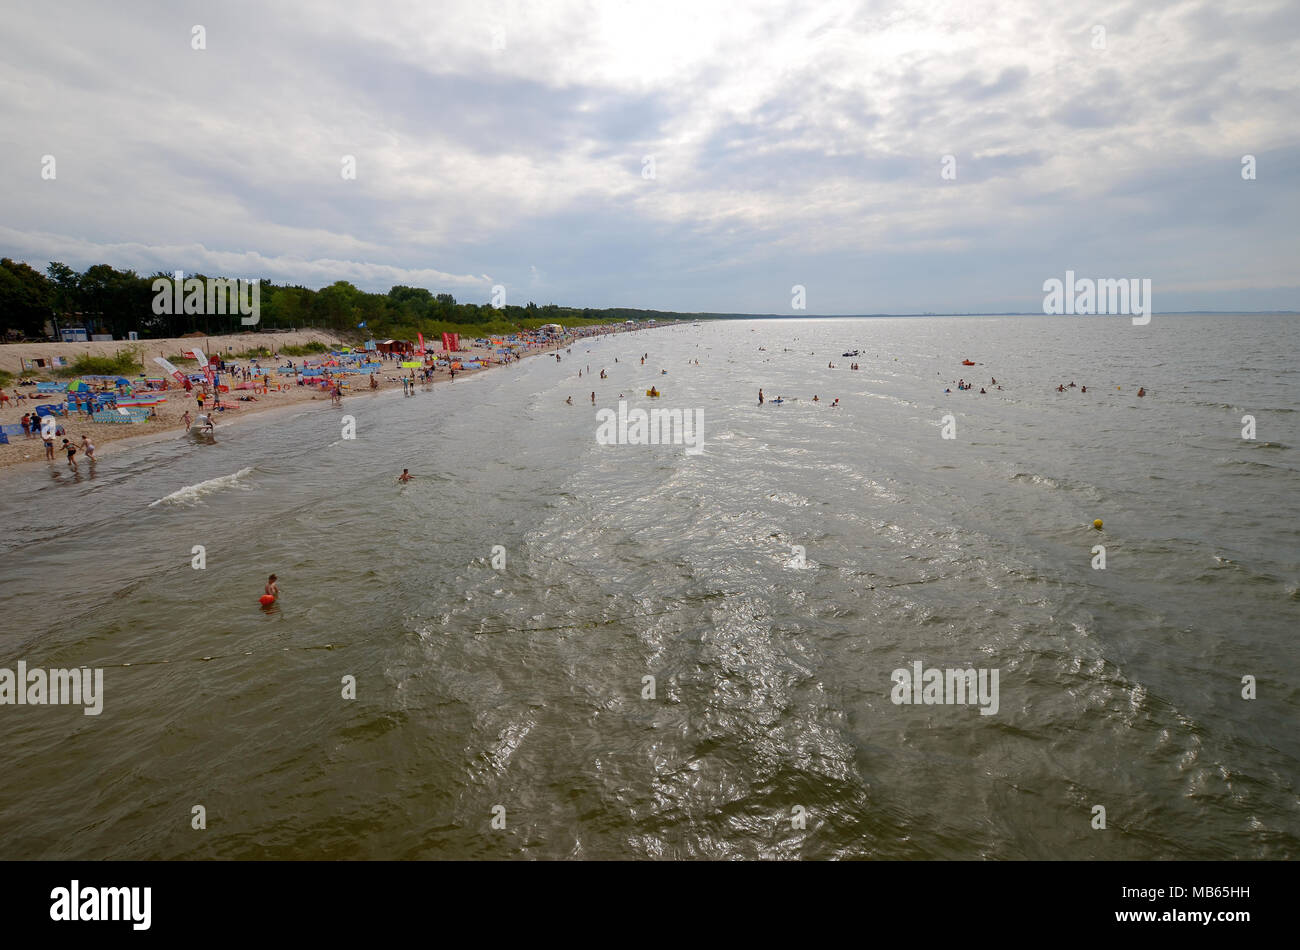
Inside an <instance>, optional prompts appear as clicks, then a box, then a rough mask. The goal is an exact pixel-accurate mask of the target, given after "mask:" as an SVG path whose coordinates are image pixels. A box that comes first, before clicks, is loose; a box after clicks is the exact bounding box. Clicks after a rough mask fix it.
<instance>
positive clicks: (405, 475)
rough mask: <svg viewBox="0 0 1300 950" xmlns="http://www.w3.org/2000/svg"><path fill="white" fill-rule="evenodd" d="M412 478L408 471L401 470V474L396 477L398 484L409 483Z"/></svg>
mask: <svg viewBox="0 0 1300 950" xmlns="http://www.w3.org/2000/svg"><path fill="white" fill-rule="evenodd" d="M414 477H415V476H414V475H412V474H411V473H410V471H408V470H407V469H402V474H401V475H398V476H397V480H398V481H399V482H409V481H410V480H411V479H413V478H414Z"/></svg>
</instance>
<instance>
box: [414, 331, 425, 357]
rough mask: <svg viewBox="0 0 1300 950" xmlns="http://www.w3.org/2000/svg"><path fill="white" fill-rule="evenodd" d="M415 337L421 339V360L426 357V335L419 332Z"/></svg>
mask: <svg viewBox="0 0 1300 950" xmlns="http://www.w3.org/2000/svg"><path fill="white" fill-rule="evenodd" d="M415 335H416V336H417V337H419V338H420V356H421V358H423V357H424V334H423V333H421V332H419V331H418V330H417V331H416V332H415Z"/></svg>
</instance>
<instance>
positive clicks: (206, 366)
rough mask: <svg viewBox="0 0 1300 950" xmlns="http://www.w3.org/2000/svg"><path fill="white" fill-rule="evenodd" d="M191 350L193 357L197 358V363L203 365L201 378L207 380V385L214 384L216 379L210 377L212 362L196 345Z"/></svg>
mask: <svg viewBox="0 0 1300 950" xmlns="http://www.w3.org/2000/svg"><path fill="white" fill-rule="evenodd" d="M193 352H194V358H195V359H196V360H198V361H199V365H200V366H202V367H203V378H204V379H206V380H207V381H208V385H209V386H215V385H216V381H215V380H214V379H213V378H212V364H211V363H209V362H208V358H207V357H206V356H204V355H203V351H202V350H200V349H199V348H198V347H197V346H196V347H195V348H194V351H193Z"/></svg>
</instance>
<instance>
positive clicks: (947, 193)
mask: <svg viewBox="0 0 1300 950" xmlns="http://www.w3.org/2000/svg"><path fill="white" fill-rule="evenodd" d="M61 9H65V12H64V14H63V15H61V16H60V17H58V18H54V17H51V16H49V15H48V13H46V12H44V11H43V10H38V9H36V8H33V7H27V8H16V9H15V10H13V11H10V12H9V14H8V21H9V22H8V25H7V29H6V31H5V33H4V35H3V36H2V37H0V93H3V95H0V128H2V129H4V132H3V133H0V135H3V137H4V139H5V147H4V148H3V149H0V176H3V177H4V179H5V180H6V181H7V182H8V183H9V187H7V188H6V189H5V192H4V197H3V198H0V212H3V213H0V220H2V221H3V222H4V227H2V228H0V253H4V254H6V255H8V256H14V257H18V258H21V259H25V260H28V261H31V262H32V263H33V264H35V265H36V266H43V265H44V263H45V261H47V260H50V259H56V260H64V261H66V262H68V263H72V264H76V265H78V266H85V265H87V264H91V263H98V262H101V261H102V262H108V263H113V264H117V265H119V266H130V267H135V268H136V269H138V270H143V271H146V272H150V271H153V270H162V271H171V270H175V269H178V268H179V269H185V270H210V271H216V270H217V269H221V268H230V269H231V270H232V273H233V272H239V273H244V272H247V269H249V268H256V269H259V270H258V272H259V273H260V274H261V275H262V276H268V277H273V278H274V279H287V280H298V281H303V282H306V283H320V284H323V283H329V282H332V281H333V280H337V279H344V280H351V281H353V282H354V283H357V284H359V285H361V286H364V287H367V288H369V289H386V288H387V286H388V285H389V284H391V283H406V284H424V285H426V286H430V287H431V288H432V289H435V290H441V289H447V290H452V291H455V290H457V289H463V290H465V291H466V292H469V291H471V290H472V292H474V293H477V292H478V290H477V288H480V287H481V288H483V293H484V295H486V293H487V287H489V286H490V284H491V283H492V282H498V281H500V282H505V283H506V284H507V285H508V286H527V287H539V286H544V287H545V289H546V293H547V294H548V295H549V296H550V297H551V298H552V299H553V300H554V301H555V302H557V303H573V304H577V305H580V306H582V305H585V306H603V305H612V304H615V303H617V304H619V305H629V306H645V307H663V308H674V309H685V310H694V309H712V310H719V309H721V310H736V309H747V308H751V307H752V308H755V309H758V310H762V311H771V310H779V309H782V308H783V307H784V306H788V294H789V284H790V283H791V282H799V281H797V280H796V279H795V277H791V278H790V279H789V280H787V278H786V276H785V274H784V273H782V275H781V277H780V279H779V280H778V279H776V270H777V269H787V270H788V271H789V272H790V274H792V275H795V276H797V275H798V274H803V275H805V278H806V279H805V281H804V282H807V281H808V280H815V282H816V283H817V284H818V289H817V293H816V294H814V293H813V292H812V285H811V284H810V285H809V286H810V308H815V307H824V308H825V312H861V311H864V310H867V311H881V310H890V309H902V308H905V307H915V308H918V309H922V310H941V309H970V310H990V309H998V307H999V305H1001V304H1003V303H1005V302H1007V301H1014V300H1018V299H1020V297H1021V295H1022V289H1023V288H1024V287H1025V286H1026V285H1034V284H1035V283H1036V284H1041V281H1042V279H1043V277H1044V276H1046V275H1050V274H1054V273H1057V272H1063V271H1064V269H1065V267H1066V266H1069V261H1070V260H1073V259H1095V260H1099V261H1102V262H1106V261H1113V262H1115V264H1114V266H1121V265H1122V266H1124V267H1127V268H1136V269H1137V270H1138V271H1139V272H1140V273H1141V274H1142V275H1143V276H1150V277H1152V278H1153V280H1155V281H1156V283H1157V286H1160V285H1161V284H1162V283H1166V284H1167V285H1169V286H1174V287H1179V286H1186V287H1187V288H1188V289H1187V290H1186V298H1185V300H1183V301H1182V303H1181V304H1180V305H1183V306H1189V307H1190V306H1195V305H1196V301H1197V299H1198V297H1197V294H1198V293H1202V292H1206V293H1208V291H1204V290H1198V288H1209V287H1211V286H1213V287H1214V288H1219V289H1225V288H1226V289H1231V288H1241V289H1242V293H1243V299H1247V298H1248V297H1249V299H1254V300H1258V299H1267V300H1269V301H1271V303H1269V304H1267V305H1269V306H1277V307H1282V306H1287V307H1290V306H1296V305H1297V300H1296V294H1295V285H1296V283H1297V281H1296V280H1295V279H1294V278H1293V277H1292V276H1291V274H1292V272H1293V268H1292V267H1291V266H1290V264H1289V263H1287V262H1288V261H1289V260H1294V259H1295V257H1296V252H1297V250H1300V248H1298V247H1297V243H1298V242H1297V236H1296V229H1295V228H1294V225H1293V224H1291V223H1290V221H1293V220H1294V212H1295V211H1296V210H1297V205H1298V204H1300V201H1298V200H1297V199H1298V198H1300V183H1298V182H1297V180H1296V176H1295V175H1293V174H1291V173H1290V172H1289V169H1290V168H1294V167H1295V166H1296V164H1297V163H1296V158H1297V156H1296V151H1297V145H1298V144H1300V143H1298V142H1297V139H1298V138H1300V133H1298V132H1297V131H1296V128H1295V122H1294V106H1295V102H1296V94H1297V86H1298V85H1300V66H1298V65H1297V60H1296V57H1295V56H1294V47H1295V41H1296V37H1297V35H1300V13H1297V10H1296V8H1295V7H1294V5H1292V4H1286V3H1278V2H1268V0H1259V2H1248V3H1242V4H1238V5H1236V6H1234V8H1233V11H1232V14H1231V16H1227V15H1225V14H1224V13H1222V12H1221V10H1220V9H1219V8H1218V7H1216V6H1215V5H1214V4H1213V3H1210V2H1189V3H1181V4H1177V5H1164V4H1156V5H1151V4H1147V3H1138V2H1136V0H1131V2H1120V3H1117V4H1116V5H1113V6H1109V7H1106V8H1104V9H1102V10H1100V12H1098V11H1086V10H1081V9H1080V8H1078V7H1077V6H1076V5H1075V4H1073V3H1070V2H1067V0H1048V2H1037V0H1033V2H1031V0H1007V2H985V0H974V2H969V3H952V4H933V3H929V2H927V3H921V2H903V3H888V4H886V3H876V2H870V3H859V2H829V3H822V4H817V5H808V4H804V3H796V2H793V0H791V2H786V0H770V2H769V0H762V2H748V3H737V4H725V5H710V4H700V3H698V2H678V0H666V2H663V3H658V4H642V3H635V2H624V0H610V2H608V3H605V2H602V3H600V4H589V3H585V2H572V3H569V2H556V3H548V4H545V5H527V4H519V3H511V2H496V3H493V2H488V3H483V2H461V0H447V2H443V3H439V4H437V5H432V6H431V5H428V4H425V3H420V2H415V0H401V2H394V3H390V4H386V5H385V7H384V10H383V13H382V15H375V14H373V13H367V12H365V11H363V10H361V9H360V8H358V7H357V6H356V5H355V4H354V3H351V2H343V0H319V2H316V3H312V4H310V5H305V4H304V5H294V4H284V5H280V4H276V5H263V4H255V3H252V2H246V0H238V2H233V3H229V4H222V5H221V6H219V7H200V8H177V7H176V6H175V5H174V4H167V3H162V2H156V3H145V4H140V5H133V6H132V7H130V8H129V9H114V8H111V7H104V6H103V5H102V4H96V3H91V2H72V3H69V4H66V5H65V7H61ZM196 11H197V12H196ZM195 19H198V20H200V21H202V25H203V26H204V27H205V29H206V41H207V44H206V49H202V50H195V49H193V48H192V47H191V30H192V27H193V26H194V25H195V24H194V20H195ZM1097 25H1101V26H1103V27H1104V28H1105V37H1106V43H1105V48H1104V49H1097V48H1094V46H1093V36H1094V32H1093V30H1094V27H1095V26H1097ZM1247 153H1249V154H1255V155H1257V156H1261V160H1260V165H1259V167H1260V173H1259V177H1258V178H1257V179H1256V180H1254V181H1250V182H1246V181H1243V180H1242V179H1241V177H1240V173H1239V169H1240V165H1239V160H1240V157H1241V155H1243V154H1247ZM46 154H52V155H54V156H55V157H56V159H57V167H58V176H57V178H56V179H55V180H52V181H51V180H43V179H42V178H41V177H40V162H41V157H42V156H43V155H46ZM945 155H953V156H955V159H956V169H957V177H956V178H955V179H954V180H949V179H945V178H943V177H941V162H942V160H943V157H944V156H945ZM348 156H350V157H351V158H352V159H354V160H355V167H356V176H355V178H345V177H344V176H343V175H342V174H341V169H342V167H343V162H344V160H345V157H348ZM645 156H653V157H654V160H655V176H654V177H653V178H646V177H643V175H642V160H643V158H644V157H645ZM1227 232H1230V233H1232V234H1233V235H1234V243H1233V246H1232V248H1231V249H1230V250H1229V251H1228V252H1227V253H1225V252H1224V250H1223V247H1222V244H1223V240H1222V235H1223V234H1224V233H1227ZM885 262H887V264H888V266H884V263H885ZM1035 268H1037V270H1035ZM1043 270H1045V271H1046V275H1044V274H1042V273H1038V271H1043ZM1189 271H1190V272H1192V273H1196V274H1198V275H1199V277H1198V280H1197V281H1196V282H1195V283H1193V282H1190V281H1187V280H1185V279H1184V275H1186V274H1187V273H1188V272H1189ZM1126 272H1127V271H1126ZM972 273H978V274H979V279H978V281H973V280H972V279H971V278H970V276H969V275H970V274H972ZM487 275H492V276H491V277H490V278H489V277H488V276H487ZM809 275H812V276H809ZM1035 277H1036V281H1035ZM1247 291H1249V293H1247ZM1256 291H1258V292H1256ZM1179 292H1180V293H1181V292H1182V291H1179ZM1225 292H1226V290H1225ZM818 301H820V302H818ZM963 301H964V302H963Z"/></svg>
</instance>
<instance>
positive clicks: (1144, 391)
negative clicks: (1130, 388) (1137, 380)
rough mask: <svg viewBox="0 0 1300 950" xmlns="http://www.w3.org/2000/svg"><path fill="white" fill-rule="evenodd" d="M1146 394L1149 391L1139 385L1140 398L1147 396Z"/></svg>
mask: <svg viewBox="0 0 1300 950" xmlns="http://www.w3.org/2000/svg"><path fill="white" fill-rule="evenodd" d="M1146 394H1147V391H1146V390H1145V389H1144V388H1143V387H1141V386H1139V387H1138V398H1141V397H1143V396H1145V395H1146Z"/></svg>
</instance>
